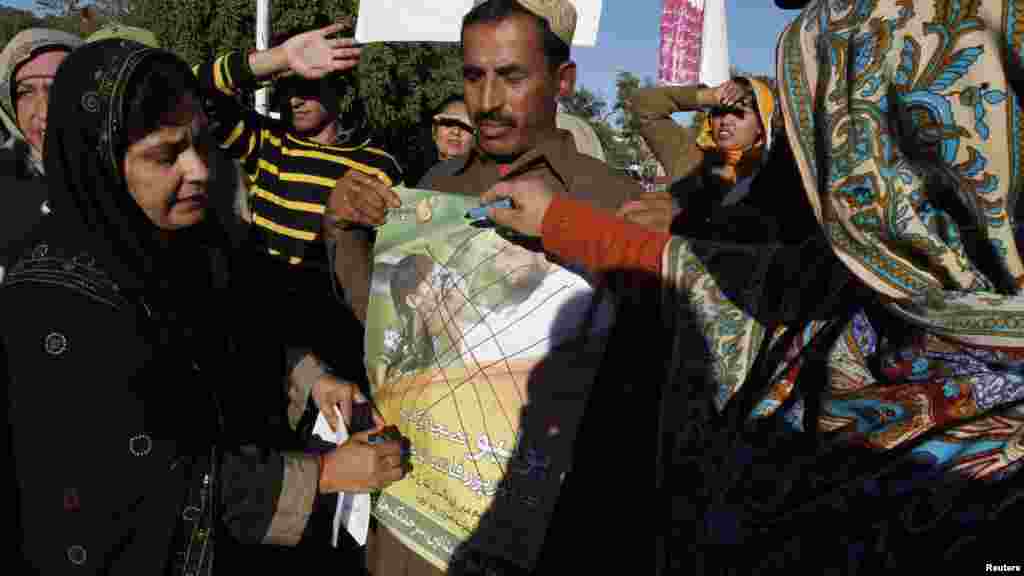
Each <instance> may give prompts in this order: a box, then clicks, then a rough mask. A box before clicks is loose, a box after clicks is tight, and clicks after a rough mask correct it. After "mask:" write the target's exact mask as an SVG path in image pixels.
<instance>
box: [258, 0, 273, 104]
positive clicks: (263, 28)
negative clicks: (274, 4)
mask: <svg viewBox="0 0 1024 576" xmlns="http://www.w3.org/2000/svg"><path fill="white" fill-rule="evenodd" d="M269 44H270V0H256V49H257V50H266V49H267V48H268V47H269ZM269 96H270V94H269V93H268V89H267V88H260V89H259V90H257V91H256V111H257V112H259V113H260V114H263V115H264V116H265V115H267V114H268V113H269V110H268V102H269Z"/></svg>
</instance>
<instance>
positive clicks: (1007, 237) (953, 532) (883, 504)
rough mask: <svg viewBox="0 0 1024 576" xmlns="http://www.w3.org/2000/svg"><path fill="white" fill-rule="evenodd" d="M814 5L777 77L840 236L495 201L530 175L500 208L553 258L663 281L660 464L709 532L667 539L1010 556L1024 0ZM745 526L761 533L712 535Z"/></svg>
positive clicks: (766, 559) (1022, 333)
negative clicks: (673, 228) (793, 243)
mask: <svg viewBox="0 0 1024 576" xmlns="http://www.w3.org/2000/svg"><path fill="white" fill-rule="evenodd" d="M788 4H791V5H792V4H793V3H792V2H790V3H788ZM806 4H807V6H806V7H805V8H804V10H803V12H802V13H801V14H800V16H799V17H798V18H796V19H795V20H794V21H793V22H792V23H791V24H790V25H789V27H788V28H787V29H786V31H785V32H784V33H783V35H782V37H781V39H780V43H779V51H778V77H779V80H780V86H782V94H781V96H782V98H781V100H782V101H781V105H782V109H783V114H784V118H785V124H786V130H787V133H788V136H789V139H790V141H791V142H792V144H793V150H794V153H795V159H796V162H797V164H798V167H799V169H800V172H801V175H802V177H803V183H804V187H805V190H806V191H807V196H808V200H809V204H810V206H811V209H812V210H813V212H814V215H815V217H816V219H817V221H818V222H819V225H820V229H821V231H822V232H823V234H820V235H819V236H818V237H816V238H814V239H812V240H810V241H808V242H807V243H805V244H803V245H801V246H799V247H794V248H778V247H768V246H763V247H759V246H737V245H728V244H717V243H710V242H700V241H694V240H688V239H685V238H680V237H668V236H667V235H664V234H659V233H656V232H650V231H645V230H642V229H640V228H638V227H635V226H632V225H630V224H628V223H625V222H621V221H617V220H615V219H613V218H611V217H608V216H606V215H603V214H600V213H598V212H596V211H593V210H590V209H588V208H586V207H585V206H582V205H580V204H578V203H575V202H572V201H569V200H567V199H564V198H555V199H554V200H553V201H552V200H551V197H550V195H548V194H547V193H546V192H545V191H543V190H541V189H540V188H541V185H540V184H539V183H535V182H518V183H503V184H500V185H499V186H498V187H496V188H495V189H494V190H491V191H490V192H488V194H487V195H485V199H493V198H496V197H499V196H511V197H512V198H513V200H514V202H515V204H516V208H514V209H510V210H493V211H492V218H494V219H495V220H496V221H497V222H498V223H499V224H500V225H503V226H508V227H510V228H513V229H515V230H517V231H518V232H520V233H526V234H532V235H538V236H542V238H543V242H544V248H545V250H546V251H548V252H549V253H551V254H553V255H555V256H557V257H559V258H562V259H564V260H568V261H574V262H578V263H581V264H584V265H585V266H587V267H588V268H589V269H591V270H592V271H595V272H601V271H607V270H615V269H627V270H630V271H632V273H633V274H634V275H640V276H643V275H646V276H652V277H657V278H660V279H661V281H662V283H663V285H664V286H665V287H666V291H665V299H664V306H665V311H666V320H667V321H670V322H671V324H672V326H673V327H674V329H675V334H676V345H675V350H676V357H675V358H673V360H672V363H671V365H670V370H671V371H670V373H669V377H670V380H669V382H670V383H671V387H670V388H671V390H669V391H667V392H666V393H665V394H666V396H667V398H668V401H667V402H666V406H668V408H667V409H666V412H665V413H666V415H668V414H671V415H674V416H677V419H678V420H681V422H679V423H678V424H676V425H674V426H671V425H670V424H669V421H668V418H665V417H663V419H662V422H661V432H662V434H661V438H662V441H663V442H665V441H668V442H671V444H669V445H666V446H661V447H660V448H661V450H660V451H659V463H658V479H657V486H658V488H659V490H665V491H668V490H669V488H668V487H669V486H671V487H672V488H671V492H670V493H668V494H665V497H666V498H671V499H672V510H673V512H672V515H673V516H672V522H673V525H672V528H671V530H670V533H672V535H673V536H672V537H673V538H674V537H678V538H679V542H687V543H696V544H697V546H696V547H695V548H689V547H687V546H684V545H682V544H674V545H668V546H665V547H663V548H662V549H663V550H664V549H669V550H672V552H671V553H667V556H666V557H662V558H660V559H659V562H663V564H662V566H663V567H664V565H665V564H667V567H668V568H670V569H671V571H675V570H677V569H679V568H681V567H684V566H688V567H691V568H693V567H697V568H699V569H700V570H701V571H703V572H707V571H708V570H710V569H711V567H712V566H715V567H716V568H714V569H715V570H723V571H727V570H729V569H739V570H741V571H749V570H750V569H751V568H755V567H759V566H776V565H778V566H785V567H792V566H799V565H802V564H807V565H809V566H811V565H813V566H814V567H815V568H816V569H817V570H816V571H817V572H822V569H823V568H825V569H827V570H832V569H834V570H840V571H843V572H847V573H849V572H856V571H858V570H862V571H864V572H866V573H876V572H877V571H878V570H879V569H886V568H889V569H891V568H894V567H905V568H909V567H918V566H920V563H921V562H922V560H940V559H941V560H946V561H948V560H957V561H960V560H965V559H967V560H969V561H971V562H972V564H969V565H972V566H976V567H977V568H976V569H979V570H980V569H982V568H981V567H982V566H983V565H984V564H985V563H990V564H993V565H997V566H998V565H1000V564H1001V563H1003V562H1006V561H1008V560H1012V559H1013V557H1014V556H1013V554H1019V553H1017V552H1015V551H1014V550H1013V549H1012V548H1010V547H1008V546H1007V544H1008V543H1009V541H1008V538H1007V539H1006V540H1004V539H1003V538H1005V537H1008V536H1009V535H1010V534H1011V533H1012V529H1013V527H1012V525H1010V521H1011V519H1015V516H1019V514H1020V512H1021V502H1022V498H1021V496H1024V492H1022V491H1021V488H1020V486H1019V485H1020V479H1021V476H1020V468H1021V465H1022V463H1024V458H1022V456H1024V406H1022V405H1021V399H1022V398H1024V297H1022V296H1021V295H1020V291H1021V287H1022V286H1024V263H1022V261H1021V257H1020V254H1019V252H1018V248H1017V239H1016V237H1015V234H1014V231H1015V223H1014V222H1013V220H1012V218H1011V217H1010V215H1011V214H1013V208H1014V203H1015V201H1016V197H1015V196H1016V193H1017V190H1018V189H1019V188H1020V185H1021V182H1020V179H1021V177H1022V170H1021V168H1022V167H1024V164H1022V163H1024V140H1022V138H1021V136H1020V123H1021V118H1020V114H1021V108H1020V100H1019V95H1018V94H1017V92H1016V90H1015V87H1014V86H1013V85H1011V83H1010V82H1009V80H1008V79H1009V78H1015V77H1019V74H1020V69H1019V62H1020V59H1019V58H1020V54H1021V50H1022V48H1024V46H1022V45H1021V42H1022V40H1021V36H1020V33H1019V32H1020V30H1022V29H1024V10H1022V9H1021V6H1020V4H1019V3H1015V2H1009V1H1007V0H982V1H975V2H959V1H956V0H935V1H933V2H912V1H909V0H832V1H827V2H826V1H824V0H819V1H812V2H809V3H806ZM741 269H742V270H744V274H743V277H737V276H739V275H738V274H736V273H735V271H736V270H741ZM728 272H731V273H728ZM699 350H703V352H704V353H703V354H702V353H700V352H697V351H699ZM669 411H670V412H669ZM663 494H664V492H663ZM1015 512H1016V514H1015ZM689 518H694V519H696V521H695V522H694V525H693V526H690V525H689V522H687V520H688V519H689ZM670 542H672V541H670ZM730 543H732V544H742V545H744V546H745V547H746V548H745V552H746V553H744V554H736V551H735V550H733V549H730V547H728V546H724V547H723V546H711V547H708V546H706V545H707V544H730ZM666 558H667V562H666ZM1016 558H1017V560H1018V561H1019V555H1018V556H1016ZM977 562H980V563H977ZM705 563H706V564H705ZM811 563H813V564H811ZM744 573H746V572H744Z"/></svg>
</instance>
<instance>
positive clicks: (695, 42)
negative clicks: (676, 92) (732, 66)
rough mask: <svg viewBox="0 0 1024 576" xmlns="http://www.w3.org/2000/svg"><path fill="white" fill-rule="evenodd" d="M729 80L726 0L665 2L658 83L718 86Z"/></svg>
mask: <svg viewBox="0 0 1024 576" xmlns="http://www.w3.org/2000/svg"><path fill="white" fill-rule="evenodd" d="M728 79H729V38H728V28H727V26H726V18H725V0H662V14H661V40H660V46H659V50H658V83H659V84H662V85H668V86H690V85H694V84H705V85H707V86H717V85H719V84H721V83H723V82H725V81H727V80H728Z"/></svg>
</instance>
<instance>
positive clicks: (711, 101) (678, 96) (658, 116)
mask: <svg viewBox="0 0 1024 576" xmlns="http://www.w3.org/2000/svg"><path fill="white" fill-rule="evenodd" d="M739 94H740V92H739V90H738V88H737V87H736V84H735V83H733V82H726V83H724V84H721V85H720V86H717V87H715V88H707V87H704V86H661V87H656V88H641V89H639V90H637V91H636V92H634V93H633V96H632V97H631V104H630V105H631V109H632V111H633V113H634V114H636V117H637V119H638V120H639V122H640V136H642V137H643V139H644V141H645V142H647V146H649V147H650V149H651V152H653V153H654V157H655V158H657V159H658V162H660V163H661V165H662V166H664V167H665V170H666V171H667V173H668V176H669V177H670V178H671V179H672V180H678V179H679V178H683V177H685V176H689V175H690V173H691V172H692V171H693V169H694V168H695V167H696V166H697V165H699V164H700V162H701V160H702V158H703V153H702V152H701V151H700V149H698V148H697V136H698V134H697V131H696V130H694V129H692V128H686V127H684V126H680V125H679V124H677V123H676V122H675V120H673V119H672V114H675V113H677V112H693V111H695V110H699V109H701V108H706V107H710V106H717V105H719V104H728V103H729V102H730V99H735V98H736V97H737V96H738V95H739Z"/></svg>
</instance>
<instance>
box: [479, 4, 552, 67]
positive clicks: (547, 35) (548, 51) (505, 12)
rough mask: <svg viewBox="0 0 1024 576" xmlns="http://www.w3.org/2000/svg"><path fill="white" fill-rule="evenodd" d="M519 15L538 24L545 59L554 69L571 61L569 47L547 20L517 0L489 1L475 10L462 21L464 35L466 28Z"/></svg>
mask: <svg viewBox="0 0 1024 576" xmlns="http://www.w3.org/2000/svg"><path fill="white" fill-rule="evenodd" d="M517 13H518V14H526V15H527V16H530V17H532V18H533V19H534V20H535V21H536V22H537V26H538V27H539V28H538V32H540V35H541V38H542V39H543V44H544V57H545V58H547V61H548V65H549V66H550V67H551V68H552V69H554V68H557V67H558V66H560V65H562V64H564V63H565V62H568V61H569V45H568V44H566V43H565V42H564V41H562V39H561V38H559V37H558V35H556V34H555V33H554V32H552V31H551V25H550V24H548V21H547V20H545V19H544V18H541V17H540V16H537V15H536V14H534V13H533V12H530V11H529V10H527V9H526V8H524V7H523V6H522V4H520V3H519V2H516V0H488V1H487V2H484V3H483V4H481V5H479V6H477V7H475V8H473V9H472V10H470V11H469V13H468V14H466V16H465V17H464V18H463V19H462V33H463V34H465V33H466V28H469V27H470V26H472V25H474V24H485V23H489V22H500V21H501V20H504V19H506V18H508V17H509V16H512V15H513V14H517Z"/></svg>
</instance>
